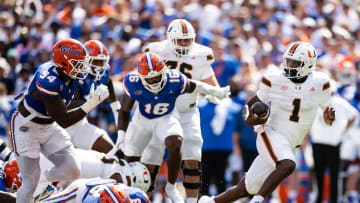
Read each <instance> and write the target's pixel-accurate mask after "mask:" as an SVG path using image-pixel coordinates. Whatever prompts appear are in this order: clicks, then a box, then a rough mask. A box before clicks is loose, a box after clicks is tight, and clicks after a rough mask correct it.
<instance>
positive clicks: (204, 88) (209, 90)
mask: <svg viewBox="0 0 360 203" xmlns="http://www.w3.org/2000/svg"><path fill="white" fill-rule="evenodd" d="M190 83H195V85H196V87H195V89H194V90H193V91H196V92H199V93H201V94H204V95H213V96H216V97H221V98H224V97H226V96H227V95H225V94H226V92H225V90H223V88H219V87H214V86H211V85H208V84H206V83H203V82H201V81H195V80H190ZM229 93H230V91H229Z"/></svg>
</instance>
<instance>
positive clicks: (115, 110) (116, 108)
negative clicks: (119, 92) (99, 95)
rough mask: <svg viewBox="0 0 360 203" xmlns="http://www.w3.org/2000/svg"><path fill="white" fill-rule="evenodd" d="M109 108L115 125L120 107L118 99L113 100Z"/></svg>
mask: <svg viewBox="0 0 360 203" xmlns="http://www.w3.org/2000/svg"><path fill="white" fill-rule="evenodd" d="M110 107H111V110H112V112H113V114H114V120H115V126H117V122H118V118H119V111H120V108H121V104H120V102H119V101H114V102H112V103H111V104H110Z"/></svg>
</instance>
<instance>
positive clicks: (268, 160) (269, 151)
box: [199, 42, 335, 203]
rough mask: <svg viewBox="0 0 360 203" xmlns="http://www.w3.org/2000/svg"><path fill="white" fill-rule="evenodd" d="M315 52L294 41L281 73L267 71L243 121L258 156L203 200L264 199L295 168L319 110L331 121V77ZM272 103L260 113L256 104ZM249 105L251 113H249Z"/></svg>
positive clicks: (305, 44) (333, 116) (202, 199)
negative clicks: (253, 135)
mask: <svg viewBox="0 0 360 203" xmlns="http://www.w3.org/2000/svg"><path fill="white" fill-rule="evenodd" d="M316 59H317V53H316V50H315V48H314V47H313V46H312V45H311V44H309V43H306V42H294V43H291V44H290V45H289V47H288V48H287V49H286V52H285V53H284V55H283V62H282V67H281V68H282V71H279V72H271V73H266V74H265V75H264V76H263V78H262V79H261V82H260V87H259V90H258V92H257V94H256V96H255V97H253V98H252V99H251V100H250V101H249V102H248V103H247V106H245V110H244V112H245V113H244V120H245V123H246V124H247V125H250V126H255V130H256V132H257V133H258V136H257V140H256V147H257V150H258V152H259V155H258V156H257V157H256V158H255V160H254V162H253V163H252V164H251V166H250V169H249V171H248V172H247V173H246V174H245V176H244V177H243V178H242V179H241V181H240V182H239V183H238V185H236V186H233V187H231V188H229V189H228V190H226V191H225V192H223V193H222V194H219V195H217V196H215V197H208V196H203V197H201V198H200V200H199V202H200V203H214V202H216V203H223V202H233V201H235V200H237V199H239V198H242V197H246V196H249V195H254V197H253V198H252V200H251V201H250V202H251V203H255V202H263V200H264V198H265V197H266V196H268V195H269V194H270V193H271V192H272V191H273V190H275V188H276V187H277V186H278V185H279V184H280V182H281V181H282V180H284V179H285V178H286V177H288V176H289V175H290V174H291V173H292V172H293V171H294V169H295V166H296V164H295V150H296V148H298V147H299V146H300V145H301V143H302V141H303V139H304V137H305V136H306V135H307V133H308V132H309V130H310V128H311V126H312V123H313V121H314V119H315V115H316V112H317V110H318V108H319V107H320V109H322V111H323V112H324V113H323V116H324V120H325V122H326V123H327V124H328V125H331V124H332V122H333V121H334V119H335V111H334V110H333V109H332V108H330V107H328V106H327V101H328V100H329V98H330V89H331V88H330V79H329V77H328V76H327V75H325V74H323V73H320V72H317V71H314V69H315V65H316ZM256 102H263V103H265V104H268V106H269V108H270V113H269V112H265V113H264V114H260V115H257V114H255V113H254V111H255V110H254V108H251V106H252V104H254V103H256ZM246 109H250V111H246Z"/></svg>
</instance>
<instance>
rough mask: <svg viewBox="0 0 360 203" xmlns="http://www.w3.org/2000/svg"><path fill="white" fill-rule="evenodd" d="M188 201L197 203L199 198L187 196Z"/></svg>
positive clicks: (188, 202)
mask: <svg viewBox="0 0 360 203" xmlns="http://www.w3.org/2000/svg"><path fill="white" fill-rule="evenodd" d="M186 203H197V198H195V197H188V198H186Z"/></svg>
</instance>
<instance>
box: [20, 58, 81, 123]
mask: <svg viewBox="0 0 360 203" xmlns="http://www.w3.org/2000/svg"><path fill="white" fill-rule="evenodd" d="M78 87H80V84H79V81H78V80H73V81H72V84H71V86H70V87H69V86H68V85H66V84H65V82H64V81H63V80H61V79H60V77H59V74H58V73H57V71H56V67H55V66H54V64H53V63H52V62H47V63H44V64H42V65H40V66H39V68H38V69H37V71H36V73H35V76H34V78H33V79H32V81H31V83H30V85H29V87H28V88H27V90H26V91H25V100H26V103H27V104H28V105H29V106H30V107H32V108H33V109H34V110H36V111H37V112H38V113H40V114H42V115H44V116H48V114H47V112H46V108H45V105H44V103H43V102H41V101H39V100H37V99H35V98H34V97H33V96H32V93H33V92H34V91H37V92H38V93H39V94H40V95H42V96H43V97H55V96H60V98H61V99H62V100H63V101H64V102H65V105H68V104H69V103H70V102H71V100H72V98H73V97H74V93H75V91H76V89H77V88H78Z"/></svg>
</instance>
